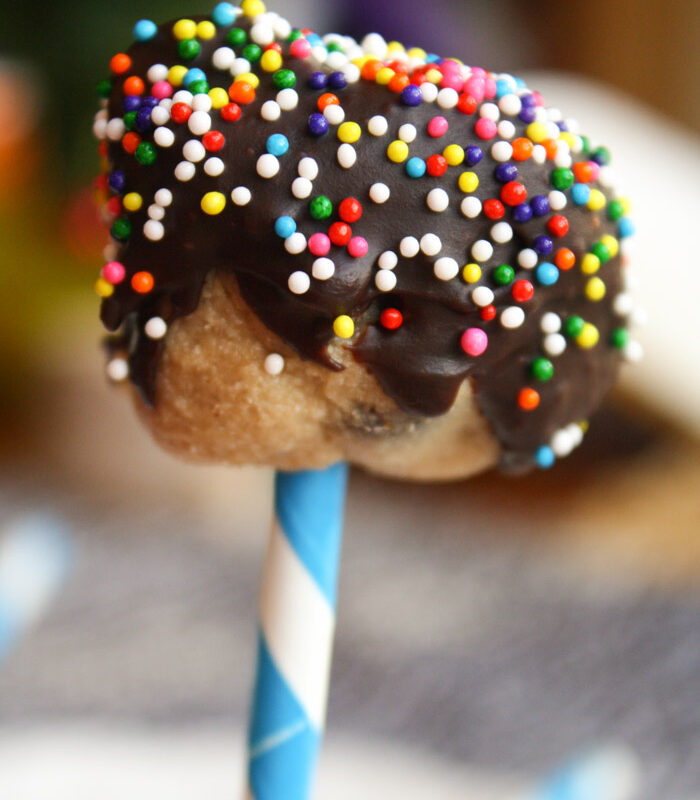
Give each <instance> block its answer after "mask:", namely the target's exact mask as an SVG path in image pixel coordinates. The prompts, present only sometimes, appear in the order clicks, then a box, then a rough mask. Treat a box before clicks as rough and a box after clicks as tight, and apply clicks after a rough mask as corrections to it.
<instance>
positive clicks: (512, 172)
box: [495, 162, 518, 183]
mask: <svg viewBox="0 0 700 800" xmlns="http://www.w3.org/2000/svg"><path fill="white" fill-rule="evenodd" d="M495 174H496V180H498V181H500V182H501V183H508V181H514V180H515V179H516V178H517V177H518V168H517V167H516V166H515V164H509V163H507V162H506V163H503V164H499V165H498V166H497V167H496V170H495Z"/></svg>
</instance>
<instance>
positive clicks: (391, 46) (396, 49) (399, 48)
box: [386, 41, 406, 53]
mask: <svg viewBox="0 0 700 800" xmlns="http://www.w3.org/2000/svg"><path fill="white" fill-rule="evenodd" d="M386 51H387V53H405V52H406V48H405V47H404V46H403V45H402V44H401V42H393V41H392V42H388V43H387V46H386Z"/></svg>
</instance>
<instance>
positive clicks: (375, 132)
mask: <svg viewBox="0 0 700 800" xmlns="http://www.w3.org/2000/svg"><path fill="white" fill-rule="evenodd" d="M388 129H389V123H388V122H387V121H386V117H382V116H381V115H380V114H378V115H377V116H374V117H370V119H369V120H368V122H367V130H368V131H369V132H370V133H371V134H372V136H384V134H385V133H386V132H387V130H388Z"/></svg>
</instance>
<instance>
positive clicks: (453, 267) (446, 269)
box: [433, 257, 459, 281]
mask: <svg viewBox="0 0 700 800" xmlns="http://www.w3.org/2000/svg"><path fill="white" fill-rule="evenodd" d="M433 272H434V273H435V277H436V278H438V279H439V280H441V281H451V280H452V278H454V277H456V276H457V273H458V272H459V264H458V263H457V262H456V261H455V259H454V258H448V257H444V258H438V260H437V261H436V262H435V263H434V264H433Z"/></svg>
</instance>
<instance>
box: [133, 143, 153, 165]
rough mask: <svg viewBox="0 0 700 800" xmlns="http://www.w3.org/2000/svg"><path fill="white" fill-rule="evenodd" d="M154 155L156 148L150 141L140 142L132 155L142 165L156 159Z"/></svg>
mask: <svg viewBox="0 0 700 800" xmlns="http://www.w3.org/2000/svg"><path fill="white" fill-rule="evenodd" d="M156 155H157V153H156V148H155V147H154V145H152V144H151V143H150V142H141V144H140V145H139V146H138V147H137V148H136V152H135V153H134V157H135V158H136V160H137V161H138V162H139V164H143V165H144V166H149V165H150V164H152V163H153V162H154V161H155V160H156Z"/></svg>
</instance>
